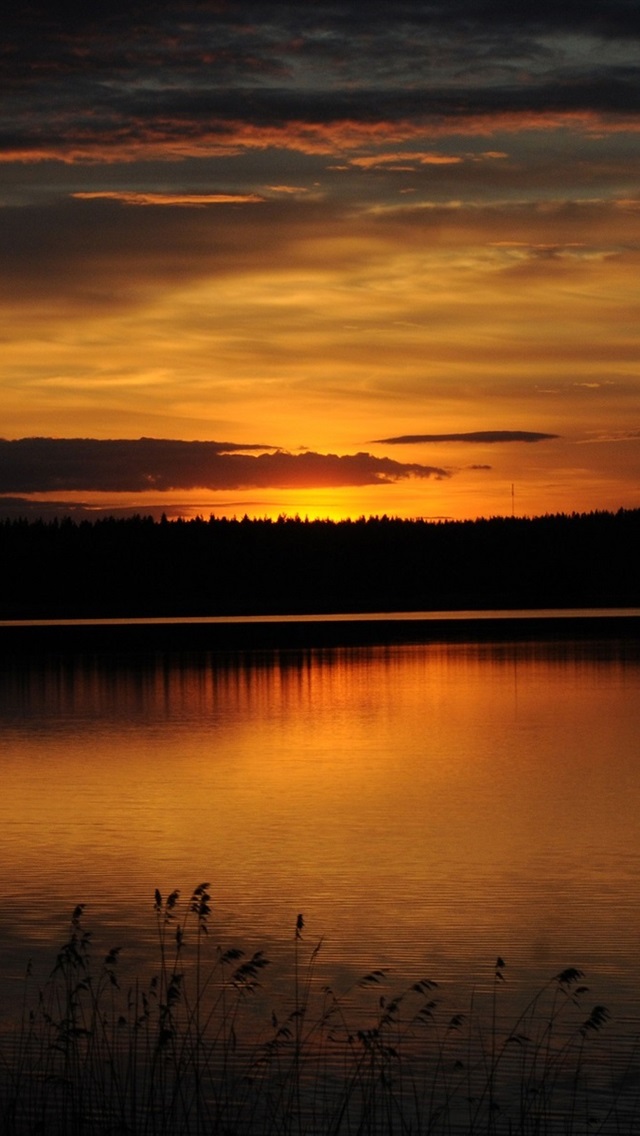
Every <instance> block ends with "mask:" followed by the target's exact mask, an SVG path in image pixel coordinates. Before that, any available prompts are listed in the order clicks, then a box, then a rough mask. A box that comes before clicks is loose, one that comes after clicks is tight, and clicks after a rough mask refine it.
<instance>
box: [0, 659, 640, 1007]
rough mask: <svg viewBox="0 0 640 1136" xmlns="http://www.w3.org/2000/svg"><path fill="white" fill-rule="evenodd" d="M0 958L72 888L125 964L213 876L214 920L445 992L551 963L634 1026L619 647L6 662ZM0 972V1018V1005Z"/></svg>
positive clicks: (327, 966) (27, 951)
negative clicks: (296, 933)
mask: <svg viewBox="0 0 640 1136" xmlns="http://www.w3.org/2000/svg"><path fill="white" fill-rule="evenodd" d="M0 731H1V733H0V745H1V761H2V792H1V794H0V894H1V895H2V897H3V898H2V906H1V907H0V920H1V922H2V928H1V938H0V943H1V945H0V963H1V966H2V973H3V975H4V976H5V978H9V979H11V978H16V980H17V978H18V977H19V976H20V975H21V974H22V972H23V970H24V965H25V962H26V959H27V957H28V956H32V957H33V958H34V959H35V961H36V964H37V965H42V966H44V967H46V965H47V962H49V963H50V962H51V960H52V958H53V956H54V950H55V946H56V945H57V944H58V943H59V942H60V941H61V936H63V935H64V933H65V931H66V928H67V925H68V917H69V914H70V912H71V911H72V909H73V907H74V906H75V904H76V903H77V902H84V903H86V904H87V922H88V923H89V924H91V925H92V926H94V927H95V928H96V936H97V937H98V938H99V940H100V942H103V943H104V945H105V947H107V948H108V947H111V946H113V945H121V946H123V947H124V953H125V954H126V953H127V952H129V954H130V955H131V956H132V957H135V958H136V959H139V958H140V957H141V956H142V955H143V954H144V951H145V949H146V944H147V942H148V941H149V939H150V938H151V936H152V934H153V893H154V889H155V888H156V887H158V888H160V889H161V890H162V891H163V893H164V894H166V893H167V892H168V891H170V890H171V889H172V888H175V887H177V888H180V889H182V890H183V891H184V892H185V893H186V892H188V891H189V889H190V888H191V887H192V886H193V885H195V884H197V883H200V882H202V881H205V880H206V881H210V883H211V891H212V895H213V898H214V919H213V924H212V936H213V937H214V938H215V939H216V941H220V942H222V943H224V944H225V945H229V944H230V943H232V942H237V941H239V942H241V943H243V944H245V945H249V946H251V947H252V948H255V947H262V948H264V949H265V950H266V951H267V953H270V952H275V953H276V954H277V953H278V951H279V950H280V949H281V947H282V944H283V943H284V942H289V941H290V940H291V938H292V934H293V928H294V925H295V920H296V916H297V914H298V913H299V912H303V913H304V916H305V923H306V931H305V934H306V941H308V942H309V943H310V944H311V943H313V942H315V941H316V940H317V939H319V938H320V937H321V936H324V938H325V943H324V946H323V949H322V952H321V955H320V960H319V966H320V969H321V971H322V972H323V973H326V974H327V975H329V976H330V977H331V980H332V982H334V983H335V984H336V985H338V986H339V985H340V983H343V984H345V985H346V984H347V983H348V982H349V981H350V979H351V978H353V977H356V976H358V975H359V974H361V973H364V972H365V971H366V970H368V969H370V968H371V967H373V966H376V967H378V966H385V967H386V966H388V967H392V968H393V972H394V974H395V975H397V976H398V981H400V980H401V979H402V978H404V977H407V976H408V977H410V978H411V977H414V978H416V977H424V976H429V977H432V978H434V979H437V980H438V982H439V983H440V984H441V985H442V986H443V987H444V989H445V990H447V989H450V990H451V991H452V998H453V999H454V1000H455V998H458V997H459V995H458V993H456V992H457V991H459V990H460V989H462V987H463V986H464V987H465V988H466V989H469V987H470V986H471V984H474V983H475V984H476V985H477V986H478V988H479V989H482V987H483V985H487V984H488V983H490V981H491V979H492V975H493V964H494V962H495V958H496V955H498V954H500V955H501V956H502V957H503V958H504V959H505V960H506V962H507V970H506V973H507V975H508V977H509V981H510V982H511V984H512V988H513V989H515V988H516V987H518V986H519V984H522V985H524V986H527V985H528V984H530V983H533V984H535V983H537V982H538V980H542V979H546V978H547V977H550V976H551V975H552V974H554V973H555V972H557V971H558V970H560V969H562V968H564V967H566V966H569V965H571V966H577V967H580V968H583V969H584V970H585V971H586V972H587V976H588V979H589V983H590V986H591V987H592V988H593V990H594V994H596V995H597V1000H599V1001H604V1002H605V1003H606V1004H607V1005H608V1006H609V1007H610V1008H611V1009H612V1012H613V1013H614V1014H615V1015H616V1016H618V1015H620V1016H621V1017H625V1018H629V1017H630V1016H631V1017H634V1016H638V1017H640V975H639V972H638V948H639V946H640V911H639V908H638V897H639V895H640V887H639V885H640V770H639V768H638V752H639V750H638V739H639V738H640V649H639V648H638V645H637V644H635V643H633V642H626V643H621V642H617V641H612V642H608V643H607V642H597V641H592V642H580V643H571V642H562V643H557V642H556V643H553V642H552V643H535V642H529V643H522V644H517V643H504V642H503V643H500V644H495V645H492V644H490V643H488V644H487V643H484V644H464V643H456V644H454V645H446V644H441V643H436V644H427V645H422V646H421V645H417V646H416V645H411V646H394V647H386V648H373V647H372V648H366V649H357V648H351V649H348V650H340V649H335V650H327V651H302V652H301V651H280V652H269V653H267V652H265V653H263V654H260V655H252V654H249V653H245V654H238V655H236V656H215V655H204V654H203V655H199V656H191V657H189V656H176V657H171V656H167V657H163V656H160V655H158V656H155V657H149V658H140V659H138V660H136V661H131V660H129V661H127V660H122V661H120V662H118V661H117V660H115V661H111V662H107V661H105V660H104V659H103V660H102V661H101V660H99V659H95V658H93V659H92V658H90V657H87V658H84V659H82V658H78V659H76V660H75V661H74V660H72V659H67V660H66V661H62V660H59V661H55V660H52V661H51V662H49V663H44V662H43V663H41V664H39V665H35V664H27V663H26V662H24V663H21V664H18V665H14V666H11V667H8V666H7V665H6V664H5V667H4V670H3V673H2V682H1V685H0ZM11 989H12V984H11V982H10V981H9V982H5V983H4V984H3V994H2V998H3V999H4V1001H1V1002H0V1012H2V1013H8V1012H9V1009H8V1005H9V999H10V991H11Z"/></svg>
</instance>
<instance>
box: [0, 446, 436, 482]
mask: <svg viewBox="0 0 640 1136" xmlns="http://www.w3.org/2000/svg"><path fill="white" fill-rule="evenodd" d="M251 449H254V450H264V451H265V452H262V453H260V454H257V455H256V454H252V453H247V452H246V451H248V450H251ZM449 476H450V473H449V471H447V470H445V469H441V468H439V467H437V466H427V465H422V464H419V463H413V462H411V463H409V462H397V461H394V460H393V459H392V458H386V457H383V458H378V457H374V456H373V455H372V454H369V453H357V454H345V455H338V454H320V453H314V452H305V453H300V454H292V453H289V452H287V451H283V450H272V451H270V452H267V451H266V448H265V447H262V446H257V445H253V446H248V445H243V444H241V443H222V442H185V441H180V440H174V439H160V438H139V439H94V438H21V439H17V440H14V441H8V440H4V439H2V440H0V493H5V494H21V493H64V492H72V491H80V492H91V491H93V492H111V493H120V492H128V493H141V492H149V491H156V492H166V491H169V490H172V491H175V490H186V489H209V490H214V491H215V490H230V489H246V488H272V489H294V488H295V489H300V488H307V489H311V488H314V489H315V488H327V487H331V488H337V487H340V486H356V485H389V484H392V483H393V482H396V481H401V480H404V479H406V478H409V477H416V478H430V477H433V478H444V477H449Z"/></svg>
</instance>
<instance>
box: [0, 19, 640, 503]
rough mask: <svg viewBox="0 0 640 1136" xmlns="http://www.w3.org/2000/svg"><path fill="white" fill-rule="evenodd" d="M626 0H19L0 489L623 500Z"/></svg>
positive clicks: (238, 499) (284, 499)
mask: <svg viewBox="0 0 640 1136" xmlns="http://www.w3.org/2000/svg"><path fill="white" fill-rule="evenodd" d="M639 58H640V0H607V3H606V4H605V3H603V2H602V0H581V2H580V3H577V2H574V0H564V2H563V3H562V4H558V3H557V0H553V3H551V2H550V0H538V2H537V3H535V4H533V3H529V2H528V0H524V2H522V3H520V4H518V5H514V4H513V3H511V2H510V3H506V2H504V0H491V2H489V0H441V2H440V0H434V2H433V3H431V2H426V0H396V2H395V3H393V4H390V3H389V2H388V0H385V2H384V3H379V2H377V0H370V2H369V3H367V4H366V5H364V4H362V3H361V2H355V0H353V2H345V3H331V2H325V0H307V2H306V3H301V2H300V0H296V2H295V3H290V2H278V0H275V2H272V3H269V4H266V3H259V2H257V0H254V2H246V3H245V2H241V0H168V2H166V3H164V2H162V0H160V2H153V3H145V2H140V3H138V2H136V0H127V2H126V3H122V2H121V0H115V2H113V3H110V4H109V5H106V6H104V7H102V6H101V7H97V8H96V7H94V6H92V5H87V6H85V8H84V9H83V8H78V7H77V6H76V5H75V4H73V5H68V6H67V5H65V4H64V3H55V4H53V3H49V4H47V3H25V4H23V5H20V6H14V8H13V10H11V11H10V12H9V13H8V14H7V15H6V16H4V17H3V35H2V41H1V43H0V80H1V89H2V99H1V100H0V337H1V341H2V353H1V356H0V359H1V362H0V436H1V439H0V515H4V516H16V515H21V516H36V515H43V516H45V515H46V516H50V515H53V514H57V515H62V514H64V513H68V512H72V513H73V514H74V515H77V516H83V515H91V516H95V515H99V514H100V512H101V511H104V510H106V511H107V512H109V513H116V514H120V513H121V512H122V511H124V512H126V511H131V510H135V511H141V512H144V513H151V514H152V515H160V513H161V512H163V511H164V512H166V514H167V516H170V517H173V516H178V515H184V516H193V515H198V514H199V515H204V516H208V515H209V514H213V515H226V516H243V515H245V514H247V515H249V516H259V517H262V516H271V517H275V516H277V515H279V514H282V513H286V514H287V515H300V516H309V517H315V516H323V517H329V518H331V519H339V518H341V517H347V516H351V517H357V516H361V515H366V516H368V515H381V514H387V515H392V516H400V517H426V518H433V519H440V518H452V519H464V518H475V517H479V516H496V515H501V516H504V515H511V514H512V513H513V514H516V515H525V516H531V515H540V514H545V513H555V512H573V511H579V512H584V511H591V510H594V509H610V510H617V509H619V508H637V507H640V349H639V348H640V335H639V330H638V329H639V326H640V325H639V320H638V315H639V300H640V284H639V282H640V186H639V172H640V82H639V78H640V76H639V67H638V60H639Z"/></svg>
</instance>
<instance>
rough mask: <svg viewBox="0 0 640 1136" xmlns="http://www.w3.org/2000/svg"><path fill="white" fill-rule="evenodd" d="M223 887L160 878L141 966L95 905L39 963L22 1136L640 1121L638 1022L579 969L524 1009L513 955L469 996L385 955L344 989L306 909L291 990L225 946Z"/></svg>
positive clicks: (8, 1092)
mask: <svg viewBox="0 0 640 1136" xmlns="http://www.w3.org/2000/svg"><path fill="white" fill-rule="evenodd" d="M208 887H209V885H208V884H201V885H199V886H198V887H197V888H195V889H194V891H193V893H192V895H191V898H190V899H187V900H186V903H185V902H181V900H180V897H179V893H178V892H177V891H174V892H172V893H171V894H170V895H168V896H165V897H163V896H162V895H161V894H160V892H156V901H155V919H156V923H157V942H158V954H157V959H156V965H155V967H154V969H153V970H152V973H151V974H150V975H146V976H144V975H143V976H139V977H136V978H135V980H134V981H131V978H130V976H128V975H127V972H126V970H124V971H123V967H126V961H125V959H124V958H121V957H120V951H119V949H117V948H116V949H110V950H108V951H106V950H105V948H104V947H103V948H102V950H99V949H95V948H94V946H93V942H92V938H91V933H90V931H89V930H88V929H87V928H86V925H85V922H84V912H83V908H82V907H81V906H79V907H78V908H77V909H76V911H75V912H74V914H73V918H72V922H71V927H70V933H69V937H68V939H67V940H66V942H64V943H63V944H62V945H61V946H60V948H59V949H58V951H57V955H56V956H55V962H54V965H53V969H52V972H51V975H50V977H49V979H48V980H46V981H45V982H44V985H43V986H42V987H41V988H40V989H38V988H37V987H36V986H35V983H34V981H33V980H32V979H31V978H30V977H29V975H28V974H27V978H26V980H25V981H26V988H25V995H24V1003H23V1011H22V1017H21V1019H20V1020H19V1021H18V1022H16V1023H14V1026H13V1029H9V1028H8V1026H7V1023H6V1022H5V1023H4V1024H3V1030H2V1034H0V1125H1V1131H2V1133H3V1136H34V1134H36V1133H44V1134H46V1136H112V1134H114V1133H118V1134H120V1136H125V1134H127V1136H205V1134H208V1136H214V1134H215V1136H302V1134H304V1136H374V1134H385V1136H408V1134H409V1133H415V1134H418V1133H421V1134H425V1136H426V1134H428V1133H429V1134H433V1136H472V1134H474V1133H477V1134H478V1136H480V1134H492V1136H579V1134H583V1133H584V1134H585V1136H586V1133H587V1132H591V1133H597V1134H599V1136H609V1134H611V1136H614V1134H615V1136H626V1134H627V1133H628V1134H629V1136H631V1133H634V1132H635V1131H636V1117H637V1116H639V1115H640V1113H639V1112H638V1090H637V1077H636V1074H637V1068H636V1064H635V1051H634V1042H633V1038H632V1037H627V1039H626V1041H625V1040H624V1039H623V1038H622V1037H620V1036H616V1031H615V1026H614V1024H613V1023H611V1022H610V1021H609V1014H608V1011H607V1009H606V1007H605V1006H603V1005H601V1004H599V1003H597V1002H594V999H593V995H592V994H591V993H590V992H589V989H588V987H587V986H586V985H585V983H584V975H583V973H582V972H581V971H580V970H578V969H576V968H575V967H567V968H566V969H565V970H562V971H561V972H559V973H558V974H555V975H553V976H552V977H550V978H549V979H548V980H547V981H544V982H543V983H542V985H541V986H540V988H539V989H537V990H534V991H532V992H531V993H530V995H529V996H525V1000H524V1002H523V1004H522V1005H521V1006H519V1008H517V1009H514V1008H513V1007H511V1010H510V1012H509V1013H508V1014H507V1015H505V1013H504V1010H503V1004H504V998H505V992H506V991H507V990H508V983H509V978H508V974H509V968H508V967H507V966H506V963H505V961H504V960H503V959H502V958H498V959H497V960H496V962H495V965H494V967H493V968H490V970H489V974H488V975H487V976H486V982H485V983H484V984H483V986H484V990H483V992H482V993H481V992H480V991H476V992H475V993H473V992H472V993H470V995H469V997H468V998H467V999H466V1000H465V1002H464V1005H460V1006H456V1005H455V1004H454V1005H451V1004H448V1001H447V994H446V991H444V990H441V989H440V987H439V985H438V983H437V981H435V980H434V978H433V976H431V975H428V976H420V975H416V976H415V979H413V980H412V981H411V982H410V983H409V985H408V986H406V988H401V989H395V990H394V989H393V987H392V985H391V976H390V975H389V974H388V973H387V972H386V971H384V970H378V969H374V970H372V971H370V972H369V973H368V974H365V975H363V976H362V978H361V979H359V980H357V981H356V982H355V983H354V984H353V985H352V986H351V987H350V988H348V989H341V988H340V987H339V986H336V987H335V988H334V987H333V986H329V985H326V984H323V985H320V983H319V982H318V981H317V980H316V978H315V973H314V971H315V962H316V958H317V955H318V952H319V950H320V949H321V945H320V944H316V945H315V946H313V945H312V946H308V945H307V944H306V943H305V941H304V920H303V917H302V916H301V915H300V916H298V918H297V920H296V924H295V927H292V928H291V934H290V935H289V936H287V939H288V943H289V947H290V950H289V967H288V970H287V972H286V975H287V977H286V980H285V981H284V982H283V981H282V980H280V981H279V982H276V984H275V986H274V985H273V984H272V981H271V980H270V978H269V974H270V971H271V964H270V961H269V959H267V958H266V957H265V955H264V954H263V953H262V951H261V950H253V951H244V950H242V949H240V948H237V947H232V948H228V949H223V948H221V947H217V948H216V947H215V945H214V944H215V942H216V941H217V940H216V938H215V937H214V935H212V934H209V927H208V924H209V922H210V918H211V916H212V904H213V901H212V898H211V895H210V893H209V891H208V890H207V889H208ZM150 906H151V905H150ZM211 930H212V931H213V930H214V928H213V926H212V928H211Z"/></svg>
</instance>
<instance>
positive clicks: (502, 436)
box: [375, 430, 559, 446]
mask: <svg viewBox="0 0 640 1136" xmlns="http://www.w3.org/2000/svg"><path fill="white" fill-rule="evenodd" d="M558 437H559V435H558V434H539V433H536V432H534V431H531V430H473V431H471V432H469V433H465V434H402V435H400V437H398V438H376V439H375V445H381V446H409V445H413V444H414V443H416V442H481V443H483V444H486V443H490V444H493V443H494V442H544V441H548V440H549V439H551V438H558Z"/></svg>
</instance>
